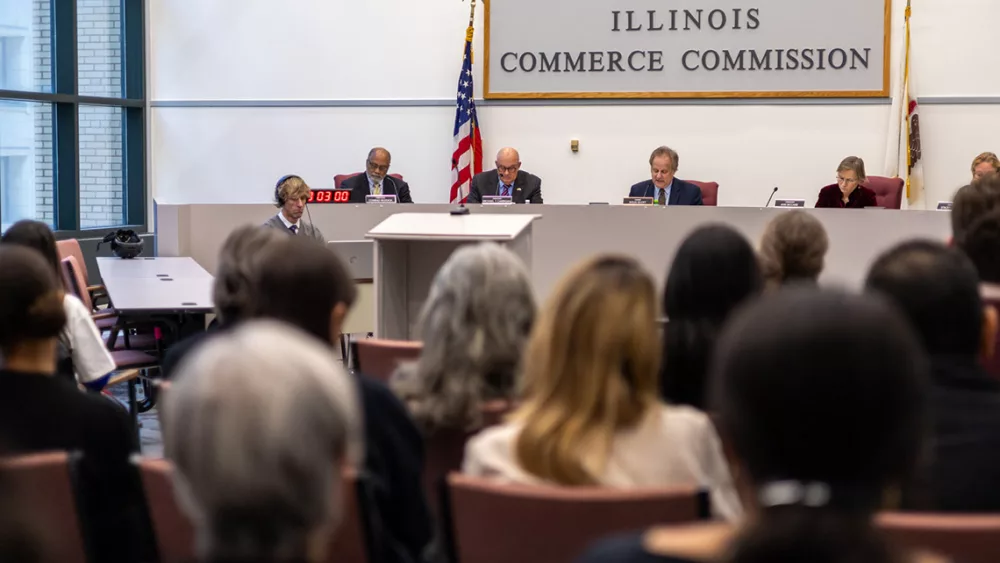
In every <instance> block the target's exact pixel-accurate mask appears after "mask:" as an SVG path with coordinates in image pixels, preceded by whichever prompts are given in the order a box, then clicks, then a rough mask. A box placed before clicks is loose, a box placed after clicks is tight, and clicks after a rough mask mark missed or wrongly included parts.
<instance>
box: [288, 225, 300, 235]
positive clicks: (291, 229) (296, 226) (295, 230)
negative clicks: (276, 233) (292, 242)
mask: <svg viewBox="0 0 1000 563" xmlns="http://www.w3.org/2000/svg"><path fill="white" fill-rule="evenodd" d="M288 230H289V231H292V234H293V235H294V234H298V232H299V226H298V225H292V226H291V227H288Z"/></svg>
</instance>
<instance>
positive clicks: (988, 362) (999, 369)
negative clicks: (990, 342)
mask: <svg viewBox="0 0 1000 563" xmlns="http://www.w3.org/2000/svg"><path fill="white" fill-rule="evenodd" d="M983 302H984V303H985V304H986V305H990V306H992V307H994V308H995V309H996V310H997V311H1000V300H997V299H983ZM982 364H983V367H985V368H986V371H988V372H989V373H990V375H992V376H993V377H996V378H998V379H1000V331H997V335H996V344H995V346H994V347H993V357H992V358H982Z"/></svg>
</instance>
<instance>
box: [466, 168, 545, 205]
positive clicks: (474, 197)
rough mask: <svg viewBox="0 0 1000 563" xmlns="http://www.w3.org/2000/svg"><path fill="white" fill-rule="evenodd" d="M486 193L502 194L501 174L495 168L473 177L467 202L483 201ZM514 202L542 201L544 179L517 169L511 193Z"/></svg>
mask: <svg viewBox="0 0 1000 563" xmlns="http://www.w3.org/2000/svg"><path fill="white" fill-rule="evenodd" d="M484 195H500V174H499V173H497V171H496V170H495V169H494V170H487V171H486V172H480V173H479V174H476V175H475V176H474V177H473V178H472V186H471V187H470V188H469V197H468V198H466V200H465V201H466V203H482V202H483V196H484ZM510 196H511V201H513V202H514V203H525V202H527V203H542V179H541V178H539V177H538V176H535V175H534V174H529V173H527V172H525V171H524V170H518V171H517V178H516V179H515V180H514V193H512V194H510Z"/></svg>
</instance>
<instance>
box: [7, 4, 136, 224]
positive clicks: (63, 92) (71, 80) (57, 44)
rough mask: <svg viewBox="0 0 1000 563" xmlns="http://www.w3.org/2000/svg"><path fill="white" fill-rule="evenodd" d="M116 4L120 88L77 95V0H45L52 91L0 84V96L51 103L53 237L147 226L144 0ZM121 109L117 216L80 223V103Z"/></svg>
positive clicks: (15, 99) (8, 99)
mask: <svg viewBox="0 0 1000 563" xmlns="http://www.w3.org/2000/svg"><path fill="white" fill-rule="evenodd" d="M118 2H119V3H120V7H121V53H122V61H121V64H122V80H121V83H122V88H123V91H122V94H121V96H120V97H108V96H91V95H80V91H79V83H78V76H79V64H80V63H79V58H78V49H79V45H78V43H77V40H78V38H77V0H49V6H50V14H51V15H50V22H51V31H50V37H51V47H50V49H51V53H52V78H53V85H52V86H53V87H52V92H32V91H26V90H5V89H0V102H2V101H5V100H7V101H26V102H44V103H49V104H52V112H53V119H52V121H53V123H52V128H53V160H54V173H53V176H54V178H53V204H54V205H53V211H54V220H53V224H54V226H55V229H54V230H55V231H56V235H57V237H58V238H85V237H88V236H93V235H95V234H98V233H101V232H106V231H108V230H109V229H118V228H129V229H132V230H135V231H136V232H139V233H147V232H149V217H148V204H147V193H148V189H147V188H148V184H149V176H148V170H147V155H146V151H147V148H146V127H147V122H146V107H147V100H146V14H145V10H146V0H118ZM83 105H90V106H110V107H116V108H121V110H122V222H121V224H119V225H108V226H105V227H95V228H87V229H82V228H81V227H80V189H79V186H80V131H79V121H80V119H79V114H80V106H83Z"/></svg>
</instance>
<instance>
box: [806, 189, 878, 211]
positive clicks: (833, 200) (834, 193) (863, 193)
mask: <svg viewBox="0 0 1000 563" xmlns="http://www.w3.org/2000/svg"><path fill="white" fill-rule="evenodd" d="M816 207H846V208H850V209H860V208H862V207H878V201H876V200H875V192H873V191H872V190H871V189H870V188H866V187H864V186H858V187H857V188H855V189H854V191H853V192H851V195H850V196H849V197H848V198H847V205H844V196H843V193H842V192H841V191H840V186H838V185H837V184H830V185H829V186H826V187H824V188H823V189H822V190H820V191H819V199H817V200H816Z"/></svg>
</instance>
